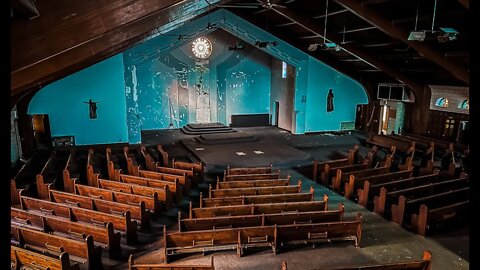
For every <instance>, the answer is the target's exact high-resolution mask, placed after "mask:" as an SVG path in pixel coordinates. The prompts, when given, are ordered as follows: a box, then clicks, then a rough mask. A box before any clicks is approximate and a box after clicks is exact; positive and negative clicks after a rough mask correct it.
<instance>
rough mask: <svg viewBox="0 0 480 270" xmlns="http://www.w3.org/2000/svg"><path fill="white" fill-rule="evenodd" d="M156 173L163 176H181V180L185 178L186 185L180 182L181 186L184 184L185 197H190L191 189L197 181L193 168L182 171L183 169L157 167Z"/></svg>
mask: <svg viewBox="0 0 480 270" xmlns="http://www.w3.org/2000/svg"><path fill="white" fill-rule="evenodd" d="M156 171H157V172H158V173H162V174H166V175H178V176H180V179H182V178H184V179H185V183H184V184H182V182H180V184H182V185H183V186H184V190H185V195H188V193H189V192H190V188H191V186H192V183H193V182H194V181H196V180H195V173H194V172H193V168H191V169H189V170H182V169H174V168H169V167H161V166H157V167H156ZM187 180H189V181H187ZM185 187H186V188H185Z"/></svg>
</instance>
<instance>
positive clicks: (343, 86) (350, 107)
mask: <svg viewBox="0 0 480 270" xmlns="http://www.w3.org/2000/svg"><path fill="white" fill-rule="evenodd" d="M308 73H309V76H308V87H307V100H306V115H305V132H319V131H337V130H340V126H341V124H340V123H341V122H354V121H355V111H356V108H357V104H367V103H368V97H367V94H366V92H365V89H364V88H363V87H362V86H361V85H360V84H359V83H358V82H356V81H354V80H352V79H350V78H349V77H347V76H345V75H344V74H342V73H340V72H337V71H336V70H334V69H332V68H331V67H329V66H327V65H325V64H323V63H321V62H320V61H318V60H316V59H313V58H311V59H310V61H309V65H308ZM330 88H332V90H333V94H334V99H333V103H334V110H333V111H332V112H327V94H328V90H329V89H330Z"/></svg>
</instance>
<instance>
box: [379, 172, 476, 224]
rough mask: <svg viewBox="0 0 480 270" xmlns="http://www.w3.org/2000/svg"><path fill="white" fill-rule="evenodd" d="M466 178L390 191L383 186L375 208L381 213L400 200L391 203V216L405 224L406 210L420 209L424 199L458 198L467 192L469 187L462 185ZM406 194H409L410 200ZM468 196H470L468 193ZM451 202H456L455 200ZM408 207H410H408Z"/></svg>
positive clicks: (394, 220) (399, 222) (395, 220)
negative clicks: (458, 195) (457, 195)
mask: <svg viewBox="0 0 480 270" xmlns="http://www.w3.org/2000/svg"><path fill="white" fill-rule="evenodd" d="M464 180H465V179H456V180H455V181H452V180H447V181H444V182H437V183H432V184H426V185H423V186H419V187H412V188H408V189H403V190H396V191H392V192H388V191H387V190H386V189H385V188H382V189H381V191H380V196H379V197H378V199H377V202H376V206H375V207H376V208H375V209H374V210H375V211H376V212H377V213H379V214H380V213H381V210H384V209H385V208H386V205H389V204H390V203H391V202H394V201H396V200H398V203H397V204H394V203H391V216H392V221H393V222H395V223H397V224H399V225H403V218H404V213H405V212H406V211H408V212H412V211H413V209H414V208H415V209H418V207H419V206H420V204H421V203H422V202H423V201H427V200H429V199H432V200H433V199H437V198H438V199H439V200H441V199H442V198H443V197H444V196H445V197H448V196H450V197H452V198H456V197H455V196H456V194H465V192H468V187H462V182H464ZM403 194H405V195H403ZM406 196H408V200H407V197H406ZM466 197H467V198H468V194H467V196H466ZM451 202H452V203H454V201H451ZM380 203H383V204H380ZM406 207H409V209H406Z"/></svg>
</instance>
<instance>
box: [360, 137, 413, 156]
mask: <svg viewBox="0 0 480 270" xmlns="http://www.w3.org/2000/svg"><path fill="white" fill-rule="evenodd" d="M366 142H367V143H368V144H370V145H372V146H373V145H376V146H378V147H381V148H384V149H390V147H391V146H392V145H394V146H396V148H397V150H398V151H400V152H406V151H407V150H408V148H410V146H411V143H410V142H406V141H404V140H399V139H397V138H395V137H392V136H388V135H379V134H374V133H370V135H369V136H368V139H367V141H366Z"/></svg>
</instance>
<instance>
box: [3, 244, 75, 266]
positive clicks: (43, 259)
mask: <svg viewBox="0 0 480 270" xmlns="http://www.w3.org/2000/svg"><path fill="white" fill-rule="evenodd" d="M10 262H11V264H12V267H11V268H12V269H50V270H79V269H80V268H79V267H78V264H77V263H73V264H71V263H70V256H69V255H68V253H67V252H61V253H60V255H58V256H55V257H53V256H46V255H43V254H40V253H38V252H34V251H30V250H28V249H24V248H21V247H17V246H13V245H10Z"/></svg>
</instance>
